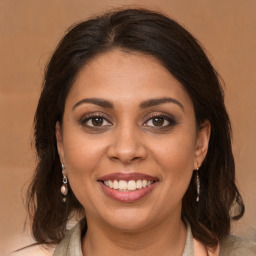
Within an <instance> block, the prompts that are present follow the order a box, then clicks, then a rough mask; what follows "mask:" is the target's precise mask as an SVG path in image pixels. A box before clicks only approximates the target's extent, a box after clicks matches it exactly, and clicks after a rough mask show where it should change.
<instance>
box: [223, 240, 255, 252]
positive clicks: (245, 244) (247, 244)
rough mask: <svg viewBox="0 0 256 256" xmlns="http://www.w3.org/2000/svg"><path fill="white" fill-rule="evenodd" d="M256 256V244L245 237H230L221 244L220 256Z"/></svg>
mask: <svg viewBox="0 0 256 256" xmlns="http://www.w3.org/2000/svg"><path fill="white" fill-rule="evenodd" d="M226 255H228V256H240V255H246V256H256V242H254V241H251V240H249V239H247V238H244V237H239V236H234V235H229V236H227V237H226V238H225V239H223V240H222V241H221V243H220V256H226Z"/></svg>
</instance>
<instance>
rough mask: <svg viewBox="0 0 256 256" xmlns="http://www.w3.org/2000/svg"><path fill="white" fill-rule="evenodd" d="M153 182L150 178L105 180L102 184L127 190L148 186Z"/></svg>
mask: <svg viewBox="0 0 256 256" xmlns="http://www.w3.org/2000/svg"><path fill="white" fill-rule="evenodd" d="M153 182H154V181H150V180H137V181H135V180H129V181H126V180H119V181H117V180H114V181H112V180H105V181H104V184H105V185H106V186H107V187H109V188H112V189H116V190H118V191H121V192H128V191H134V190H138V189H142V188H145V187H148V186H150V185H151V184H153Z"/></svg>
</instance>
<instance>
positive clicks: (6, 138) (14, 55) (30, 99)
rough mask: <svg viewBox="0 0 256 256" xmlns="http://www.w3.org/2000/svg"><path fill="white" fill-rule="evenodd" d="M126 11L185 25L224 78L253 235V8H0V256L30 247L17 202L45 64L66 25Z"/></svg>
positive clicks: (107, 3)
mask: <svg viewBox="0 0 256 256" xmlns="http://www.w3.org/2000/svg"><path fill="white" fill-rule="evenodd" d="M128 4H136V5H137V6H138V5H139V6H142V7H148V8H152V9H155V10H158V11H163V12H164V13H166V14H168V15H169V16H170V17H172V18H174V19H176V20H177V21H178V22H180V23H181V24H182V25H184V26H185V28H187V29H188V30H189V31H190V32H192V34H193V35H195V37H196V38H198V39H199V41H200V42H201V43H202V44H203V45H204V46H205V48H206V49H207V54H208V56H209V57H210V59H211V61H212V62H213V64H214V66H215V67H216V68H217V70H218V72H219V73H220V74H221V75H222V77H223V79H224V81H225V85H226V89H225V90H226V103H227V108H228V111H229V113H230V118H231V121H232V124H233V131H234V154H235V160H236V167H237V180H238V185H239V188H240V189H241V193H242V195H243V197H244V200H245V204H246V213H245V216H244V217H243V219H242V220H241V221H240V223H241V225H242V226H243V227H245V228H244V230H245V231H246V232H247V234H249V233H250V236H251V237H252V236H254V235H255V234H256V233H254V231H255V229H256V220H255V217H256V200H255V192H256V172H255V166H256V155H255V152H256V150H255V145H256V135H255V133H256V76H255V70H256V51H255V48H256V15H255V13H256V1H255V0H244V1H243V0H225V1H222V0H215V1H213V0H193V1H191V0H141V1H131V0H126V1H124V0H123V1H121V0H119V1H114V0H72V1H71V0H53V1H46V0H36V1H34V0H21V1H20V0H16V1H14V0H1V1H0V255H4V253H5V252H6V250H7V249H6V248H7V247H13V244H12V243H13V241H16V242H14V244H15V246H16V247H19V246H20V244H26V243H27V240H26V238H25V237H24V236H20V234H21V233H22V230H23V224H24V221H25V217H26V212H25V209H24V206H23V202H22V196H24V193H25V188H26V186H27V184H28V182H29V180H30V178H31V176H32V173H33V169H34V167H35V162H36V160H35V155H34V149H33V147H32V146H31V140H32V139H33V129H32V124H33V115H34V112H35V109H36V104H37V101H38V97H39V93H40V89H41V83H42V77H43V73H44V67H45V65H46V63H47V61H48V59H49V56H50V55H51V53H52V51H53V50H54V48H55V46H56V44H57V42H58V41H59V39H60V38H61V37H62V36H63V35H64V31H65V30H66V29H67V28H68V27H69V26H70V25H71V24H73V23H76V22H78V21H81V20H84V19H86V18H88V17H89V16H91V15H93V14H97V13H100V12H102V11H104V10H107V9H110V8H111V7H120V6H123V5H128ZM255 236H256V235H255ZM15 239H16V240H15ZM3 244H5V245H6V246H5V249H3ZM1 246H2V249H1ZM1 250H2V251H1Z"/></svg>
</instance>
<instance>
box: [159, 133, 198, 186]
mask: <svg viewBox="0 0 256 256" xmlns="http://www.w3.org/2000/svg"><path fill="white" fill-rule="evenodd" d="M157 145H158V147H157V148H156V149H155V150H154V156H155V160H156V161H157V163H158V165H159V166H161V168H162V170H163V175H164V180H165V181H166V182H167V183H169V184H168V185H169V186H172V187H177V188H179V187H180V188H181V189H184V188H183V186H184V187H186V186H187V185H188V183H189V181H190V178H191V175H192V172H193V166H194V157H195V136H193V134H191V132H183V133H179V134H175V135H173V136H172V135H170V136H169V138H168V139H166V140H163V141H162V142H161V143H158V144H157Z"/></svg>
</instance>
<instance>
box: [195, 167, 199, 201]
mask: <svg viewBox="0 0 256 256" xmlns="http://www.w3.org/2000/svg"><path fill="white" fill-rule="evenodd" d="M198 170H199V168H197V169H196V194H197V196H196V202H197V203H198V202H199V196H200V179H199V174H198Z"/></svg>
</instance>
